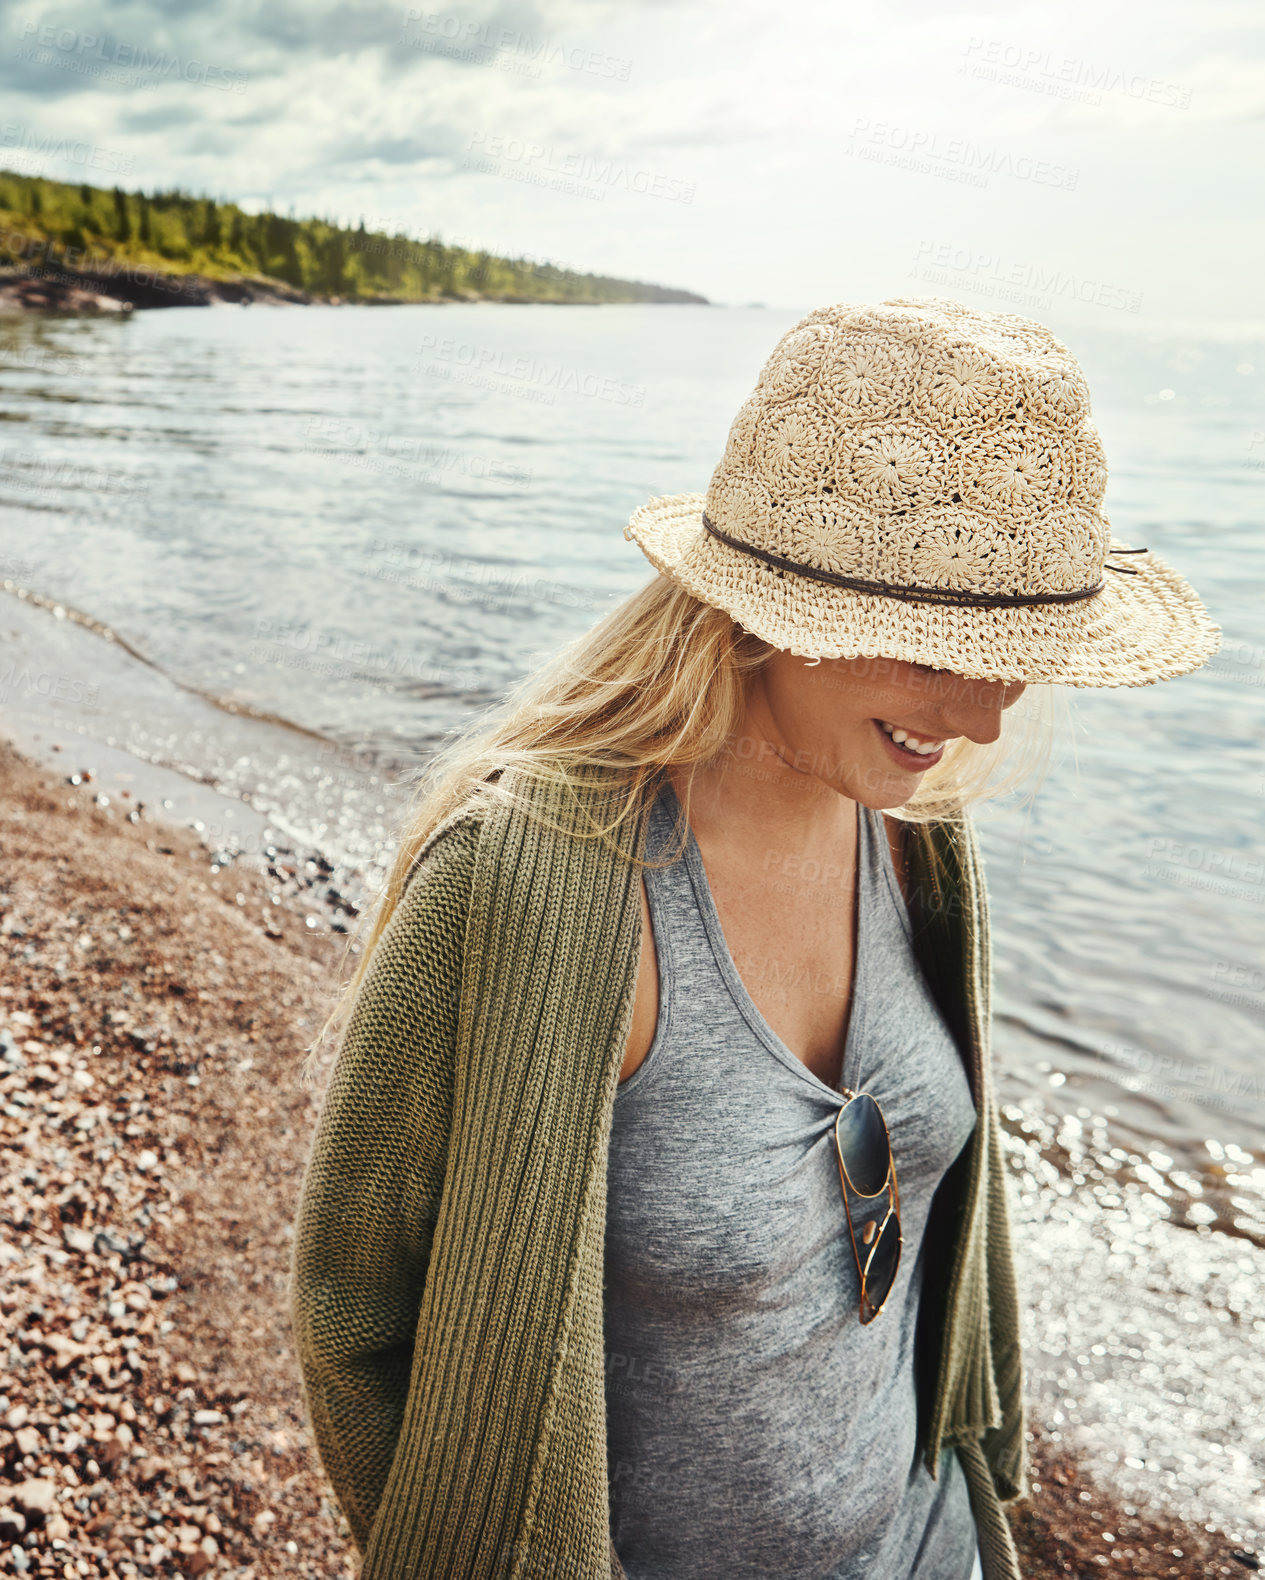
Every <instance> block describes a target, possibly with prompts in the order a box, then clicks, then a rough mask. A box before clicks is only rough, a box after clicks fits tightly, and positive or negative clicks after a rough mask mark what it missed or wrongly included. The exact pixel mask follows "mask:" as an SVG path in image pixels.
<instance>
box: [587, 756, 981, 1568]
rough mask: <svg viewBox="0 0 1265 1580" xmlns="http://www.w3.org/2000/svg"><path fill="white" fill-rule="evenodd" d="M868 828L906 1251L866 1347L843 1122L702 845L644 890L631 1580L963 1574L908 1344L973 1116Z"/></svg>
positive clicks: (886, 1074) (618, 1495) (613, 1400)
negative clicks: (734, 943)
mask: <svg viewBox="0 0 1265 1580" xmlns="http://www.w3.org/2000/svg"><path fill="white" fill-rule="evenodd" d="M677 812H678V802H677V798H676V795H675V793H674V791H673V789H672V786H671V783H670V782H669V781H668V779H667V777H666V776H664V777H663V779H662V782H661V788H660V791H659V794H658V796H657V798H656V800H655V803H654V805H653V807H652V808H651V813H650V822H649V825H648V829H647V854H649V855H652V856H659V855H663V854H666V853H667V851H668V850H670V849H671V848H672V845H671V841H672V839H673V832H672V825H673V821H674V819H675V817H676V816H677ZM858 813H859V815H858V851H857V855H858V881H859V889H858V893H857V917H858V924H857V948H856V965H855V974H854V981H853V1001H852V1009H851V1013H850V1019H849V1025H848V1034H847V1040H846V1044H845V1049H844V1063H843V1075H842V1084H845V1085H848V1086H851V1087H852V1088H853V1089H854V1090H857V1091H867V1092H871V1093H873V1095H874V1096H875V1097H876V1098H877V1099H878V1101H879V1103H880V1104H881V1105H882V1108H883V1112H884V1114H885V1116H886V1119H887V1122H888V1126H889V1129H890V1132H891V1139H892V1148H893V1156H894V1159H895V1164H896V1176H897V1181H898V1184H899V1187H900V1204H901V1227H902V1233H903V1235H904V1248H903V1251H902V1256H901V1264H900V1269H899V1272H898V1274H897V1278H896V1283H895V1285H894V1286H893V1288H892V1292H891V1295H890V1296H889V1298H888V1301H887V1304H886V1306H885V1307H884V1309H883V1311H882V1312H881V1313H880V1315H879V1316H878V1317H876V1318H875V1320H874V1321H873V1322H871V1323H869V1324H866V1325H862V1324H861V1322H860V1321H859V1319H858V1306H859V1299H860V1282H859V1278H858V1275H857V1270H856V1263H855V1260H854V1258H853V1253H852V1245H851V1241H850V1239H849V1237H848V1227H847V1219H846V1215H845V1211H844V1201H843V1191H842V1186H841V1184H840V1180H839V1168H838V1163H837V1161H836V1152H835V1146H834V1140H833V1137H832V1134H831V1129H832V1125H833V1122H834V1117H835V1114H836V1112H837V1110H838V1109H839V1108H840V1107H841V1106H842V1104H843V1103H844V1102H845V1101H846V1099H845V1098H844V1097H843V1095H842V1093H840V1092H839V1091H836V1090H835V1089H833V1088H832V1087H829V1086H827V1085H826V1084H825V1083H824V1082H823V1081H820V1080H819V1079H818V1078H817V1076H815V1075H814V1074H813V1073H812V1071H811V1070H809V1069H808V1067H807V1066H806V1065H805V1064H804V1063H803V1062H802V1061H801V1060H800V1059H798V1058H797V1057H796V1056H795V1054H794V1053H792V1052H791V1050H790V1049H789V1048H788V1047H787V1046H786V1044H785V1043H784V1042H783V1041H782V1040H781V1038H780V1037H778V1036H777V1034H776V1033H775V1032H774V1031H773V1030H772V1028H771V1027H770V1026H769V1025H768V1024H767V1022H766V1021H765V1019H764V1017H763V1016H762V1015H761V1013H760V1011H759V1010H758V1009H757V1008H756V1006H755V1004H754V1002H753V1001H752V999H751V997H750V995H749V994H748V993H747V991H746V988H745V987H744V986H743V983H742V980H741V978H740V977H739V975H738V972H737V970H736V968H735V966H734V963H733V959H732V957H731V956H730V953H729V950H728V947H727V945H726V943H725V939H724V935H723V933H722V931H721V926H720V921H719V918H718V917H717V914H716V909H715V906H714V904H713V902H712V897H711V890H710V888H709V886H708V882H707V875H706V872H705V870H704V867H703V862H702V857H701V855H700V852H699V849H698V846H697V844H696V843H695V840H694V836H693V832H692V831H691V832H690V834H689V837H688V845H687V848H686V851H685V856H684V859H683V860H681V861H677V862H675V863H674V864H673V865H671V866H668V867H663V868H659V869H647V870H646V872H645V879H646V889H647V894H648V898H649V904H650V915H651V921H652V923H653V931H654V944H655V951H656V957H657V960H658V966H659V1019H658V1025H657V1027H656V1030H655V1035H654V1041H653V1043H652V1044H651V1047H650V1051H649V1052H648V1053H647V1055H646V1058H645V1060H644V1061H643V1062H642V1064H641V1065H640V1066H639V1067H638V1069H637V1070H636V1071H635V1072H634V1073H633V1074H632V1075H631V1076H630V1077H629V1078H628V1079H627V1080H626V1081H624V1082H622V1083H621V1084H620V1085H619V1086H618V1088H617V1090H616V1095H615V1105H614V1117H613V1123H612V1132H611V1142H610V1163H609V1174H608V1189H607V1218H606V1298H605V1324H606V1334H605V1337H606V1406H607V1456H608V1472H609V1478H610V1499H611V1537H612V1540H613V1542H614V1545H615V1551H616V1552H617V1553H618V1555H619V1558H620V1561H621V1562H622V1564H623V1566H624V1569H625V1571H626V1573H627V1574H628V1577H629V1580H687V1577H688V1580H710V1577H712V1576H715V1577H716V1580H722V1577H723V1580H738V1577H751V1580H756V1577H759V1580H768V1577H770V1576H779V1577H796V1580H810V1577H811V1580H910V1577H916V1580H968V1576H969V1575H970V1574H971V1571H972V1564H973V1561H974V1558H975V1553H976V1536H975V1524H974V1520H973V1517H972V1514H971V1508H970V1503H969V1501H968V1496H967V1488H966V1481H965V1477H964V1475H963V1472H962V1468H961V1465H960V1463H959V1461H958V1459H957V1455H956V1453H955V1452H954V1451H953V1449H952V1448H946V1449H945V1450H944V1453H943V1455H942V1457H941V1461H940V1466H939V1473H938V1479H937V1480H932V1478H931V1476H930V1475H929V1474H928V1472H927V1469H926V1467H925V1465H924V1464H923V1462H922V1459H921V1457H920V1456H919V1457H915V1456H916V1431H917V1406H916V1390H915V1372H914V1337H915V1328H916V1319H917V1314H918V1300H919V1292H920V1290H921V1287H922V1272H923V1263H924V1255H923V1249H922V1247H923V1230H924V1227H925V1224H926V1221H927V1215H928V1212H929V1209H930V1205H931V1198H932V1195H933V1193H934V1191H935V1188H936V1186H937V1185H938V1184H939V1182H940V1179H941V1178H942V1176H943V1175H944V1173H945V1172H946V1170H947V1169H948V1168H949V1167H950V1165H951V1164H952V1163H953V1161H954V1160H955V1159H956V1158H957V1156H958V1154H959V1152H960V1151H961V1150H962V1148H963V1147H964V1146H965V1145H966V1143H967V1141H968V1139H969V1138H970V1135H971V1132H972V1130H973V1128H974V1125H975V1118H976V1115H975V1105H974V1102H973V1100H972V1097H971V1090H970V1085H969V1082H968V1080H967V1075H966V1070H965V1068H964V1066H963V1062H962V1058H961V1055H960V1053H959V1051H958V1048H957V1044H956V1043H955V1041H954V1039H953V1037H952V1035H951V1033H950V1031H949V1029H948V1027H947V1026H946V1024H945V1022H944V1020H943V1018H942V1016H941V1015H940V1012H939V1010H938V1008H937V1007H936V1005H935V1002H934V1000H933V999H932V997H931V995H930V993H929V991H928V989H927V987H926V984H925V979H924V978H923V975H922V972H921V970H920V969H919V966H918V963H917V959H916V957H915V955H914V953H913V947H912V939H911V930H910V923H909V917H908V912H907V911H906V908H905V903H904V899H903V897H902V895H901V893H900V889H899V886H898V883H897V878H896V873H895V870H894V867H893V865H892V859H891V852H890V850H889V849H888V844H887V839H886V835H885V833H884V829H883V822H882V814H881V813H879V812H874V811H871V810H869V809H868V808H865V807H859V808H858ZM797 881H803V880H802V879H800V880H797ZM805 991H811V984H805Z"/></svg>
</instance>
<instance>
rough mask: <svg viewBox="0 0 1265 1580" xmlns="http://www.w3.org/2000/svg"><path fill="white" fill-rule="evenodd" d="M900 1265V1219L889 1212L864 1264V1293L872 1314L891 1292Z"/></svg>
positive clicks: (874, 1313) (875, 1313) (876, 1311)
mask: <svg viewBox="0 0 1265 1580" xmlns="http://www.w3.org/2000/svg"><path fill="white" fill-rule="evenodd" d="M899 1266H900V1220H899V1219H898V1218H897V1216H896V1214H895V1213H894V1212H893V1213H889V1214H888V1218H887V1222H886V1223H885V1224H884V1225H883V1227H882V1229H880V1230H879V1235H878V1239H877V1240H876V1241H875V1242H874V1248H873V1250H872V1251H871V1252H870V1254H869V1257H868V1258H867V1260H866V1264H865V1293H866V1297H867V1300H868V1302H869V1307H870V1312H871V1314H872V1315H874V1316H877V1315H878V1308H879V1307H880V1306H881V1305H882V1304H883V1302H884V1301H885V1300H886V1299H887V1297H888V1295H890V1294H891V1292H892V1285H893V1284H894V1283H895V1282H896V1269H897V1268H898V1267H899Z"/></svg>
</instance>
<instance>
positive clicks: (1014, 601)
mask: <svg viewBox="0 0 1265 1580" xmlns="http://www.w3.org/2000/svg"><path fill="white" fill-rule="evenodd" d="M703 525H704V526H705V527H706V528H707V530H708V532H710V533H711V534H712V536H713V537H716V538H719V539H720V540H721V542H722V543H727V544H729V546H730V548H734V549H741V551H742V552H743V553H744V554H751V555H754V557H755V558H756V559H758V560H763V561H764V563H765V564H766V565H772V566H774V567H776V568H777V569H779V570H787V571H794V572H795V574H796V575H797V576H810V577H811V578H812V579H813V580H814V581H819V582H829V583H830V584H831V586H833V587H847V588H848V589H849V590H850V591H852V592H861V593H877V594H878V595H879V596H880V597H883V598H901V599H904V600H905V601H906V602H907V603H943V604H961V605H966V606H968V607H972V608H977V609H1005V608H1014V607H1016V606H1021V605H1024V604H1042V603H1077V602H1079V600H1080V599H1082V598H1092V597H1093V596H1094V595H1095V594H1096V593H1099V592H1101V591H1102V589H1103V587H1104V585H1105V583H1104V582H1099V583H1098V585H1097V586H1096V587H1082V588H1079V589H1078V590H1077V591H1075V592H1054V593H973V592H958V591H955V590H954V589H953V588H947V587H904V586H900V585H898V584H896V583H893V582H870V581H863V580H861V578H860V577H857V576H841V575H840V574H839V573H838V572H837V571H828V570H823V569H822V568H821V566H819V565H801V564H800V563H799V562H798V561H796V560H791V559H787V558H786V557H785V555H782V554H774V553H773V552H772V551H771V550H769V549H758V548H756V547H755V545H754V544H752V543H744V542H742V540H741V539H740V538H734V537H730V535H729V534H728V533H727V532H722V531H721V530H720V528H719V527H718V526H716V525H715V523H714V522H713V521H712V520H711V519H710V518H709V517H708V514H707V512H706V511H704V512H703ZM1112 552H1113V553H1118V554H1145V553H1146V550H1145V549H1113V550H1112ZM1107 569H1108V570H1112V571H1121V572H1123V573H1124V574H1126V575H1129V576H1136V575H1137V572H1136V571H1133V570H1129V569H1128V568H1127V567H1126V566H1123V565H1109V566H1107Z"/></svg>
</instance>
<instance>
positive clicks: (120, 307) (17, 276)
mask: <svg viewBox="0 0 1265 1580" xmlns="http://www.w3.org/2000/svg"><path fill="white" fill-rule="evenodd" d="M221 302H233V303H239V304H243V305H248V304H250V303H252V302H259V303H263V304H265V305H269V306H307V305H311V304H312V303H314V302H325V303H326V304H327V305H334V306H337V305H339V298H338V297H329V298H324V297H315V296H309V295H308V294H307V292H305V291H297V290H295V289H294V287H293V286H290V285H287V284H286V283H285V281H284V280H273V279H268V278H265V277H264V276H262V275H261V276H258V277H250V278H242V279H235V280H215V279H212V278H210V277H209V276H208V275H203V274H162V273H160V272H159V271H157V270H155V269H150V268H145V267H143V266H141V265H120V266H119V267H118V268H116V269H111V270H97V271H92V270H77V269H65V268H56V267H51V266H28V267H21V268H14V269H0V313H7V314H12V313H32V312H43V313H120V314H122V313H130V312H132V311H133V310H134V309H135V308H156V307H212V306H215V305H216V304H217V303H221Z"/></svg>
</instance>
